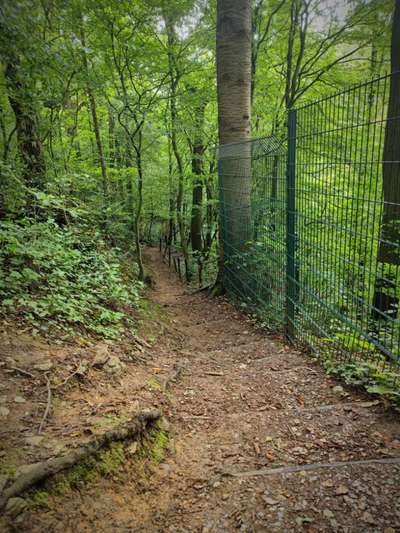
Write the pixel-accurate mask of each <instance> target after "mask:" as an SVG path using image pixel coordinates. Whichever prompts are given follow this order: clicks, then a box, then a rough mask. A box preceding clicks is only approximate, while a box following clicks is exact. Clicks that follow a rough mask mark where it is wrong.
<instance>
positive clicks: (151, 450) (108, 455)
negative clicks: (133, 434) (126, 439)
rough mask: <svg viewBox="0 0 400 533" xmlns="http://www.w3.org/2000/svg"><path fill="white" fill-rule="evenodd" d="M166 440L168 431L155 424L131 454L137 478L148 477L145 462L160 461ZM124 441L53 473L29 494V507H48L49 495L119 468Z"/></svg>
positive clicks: (125, 455) (125, 454)
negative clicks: (64, 469) (66, 469)
mask: <svg viewBox="0 0 400 533" xmlns="http://www.w3.org/2000/svg"><path fill="white" fill-rule="evenodd" d="M169 443H170V434H169V431H167V430H166V429H164V428H163V427H162V423H157V424H156V425H155V427H154V428H153V429H152V430H151V431H150V432H149V434H148V436H146V437H145V438H144V439H143V440H142V442H141V443H140V446H139V447H138V451H137V452H136V453H135V457H136V460H135V465H134V467H135V470H136V472H137V479H138V481H141V482H145V481H146V480H147V478H148V473H147V466H146V462H147V461H150V462H151V463H152V464H155V465H157V464H159V463H161V462H162V461H163V460H164V458H165V454H166V450H167V449H168V446H169ZM128 445H129V444H128V443H123V442H116V443H113V444H112V445H111V446H110V447H108V448H106V449H103V450H101V451H99V452H98V454H96V455H95V456H93V457H90V458H88V459H86V460H84V461H81V462H80V463H78V464H76V465H75V466H73V467H72V468H71V469H69V470H68V471H66V472H64V473H60V474H57V475H56V476H55V477H54V478H52V479H51V480H49V481H47V482H45V483H44V484H43V486H41V487H39V488H38V489H36V490H34V491H32V492H31V493H30V502H31V506H32V507H33V508H37V507H48V505H49V498H50V497H51V496H62V495H64V494H66V493H68V492H69V491H70V490H73V489H75V488H77V487H79V486H81V485H82V484H85V483H90V482H93V481H95V480H96V479H98V478H99V477H104V476H109V475H111V474H113V473H115V472H117V471H118V470H119V468H120V467H121V465H122V464H124V463H125V462H126V461H128V455H129V452H127V446H128Z"/></svg>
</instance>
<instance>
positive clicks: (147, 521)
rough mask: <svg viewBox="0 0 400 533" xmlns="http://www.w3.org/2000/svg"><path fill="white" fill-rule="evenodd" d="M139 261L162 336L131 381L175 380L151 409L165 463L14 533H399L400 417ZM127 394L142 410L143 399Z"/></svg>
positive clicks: (37, 515) (154, 259) (92, 490)
mask: <svg viewBox="0 0 400 533" xmlns="http://www.w3.org/2000/svg"><path fill="white" fill-rule="evenodd" d="M146 260H147V263H148V265H149V267H150V269H151V270H152V271H153V274H154V277H155V289H154V290H153V291H152V295H151V298H152V299H153V300H154V301H155V302H157V303H158V304H160V305H161V306H162V308H163V309H164V311H165V313H166V314H167V315H168V320H169V325H170V327H169V333H168V334H166V335H165V336H164V337H162V338H160V339H159V341H158V342H157V344H156V345H155V346H153V348H152V350H151V352H152V353H151V358H149V359H147V360H145V361H143V362H142V363H140V364H137V366H136V367H135V366H134V365H132V364H131V365H128V366H129V369H128V371H129V372H131V373H133V374H134V373H135V372H137V374H138V375H142V374H143V375H145V374H146V375H154V380H155V381H158V383H162V382H163V379H164V383H165V379H168V376H170V377H171V376H172V377H171V381H170V382H169V386H168V387H166V388H165V389H166V390H165V391H164V390H163V388H162V387H161V388H159V387H154V390H153V392H152V396H146V402H147V406H157V407H160V408H161V409H162V410H163V412H164V414H165V415H166V417H167V419H168V421H169V422H170V425H171V428H170V429H171V434H172V440H171V442H170V445H169V450H168V451H167V453H166V455H165V457H164V459H163V460H162V462H161V463H160V464H158V465H153V466H152V467H151V472H150V474H151V475H147V476H145V477H143V476H141V475H140V472H139V471H138V467H139V463H138V460H137V459H136V458H135V457H133V459H132V460H129V461H128V462H126V463H125V464H124V465H123V466H122V467H121V468H120V469H119V471H118V472H117V473H116V474H115V475H113V476H111V477H109V478H101V479H97V480H96V481H94V482H92V483H87V484H85V485H84V486H82V487H81V488H80V490H72V491H69V492H68V493H66V494H65V495H64V496H51V497H50V499H49V503H48V508H47V509H41V510H37V511H34V512H32V513H31V514H30V516H29V517H28V518H27V520H26V521H25V522H24V524H21V525H20V526H19V527H20V528H21V529H20V530H22V531H35V532H39V531H40V532H42V531H46V532H47V531H65V532H69V531H74V532H86V531H87V532H91V531H93V532H94V531H96V532H102V531H104V532H109V531H110V532H112V531H116V532H142V531H143V532H157V531H160V532H187V531H195V532H197V531H199V532H227V531H245V532H258V531H267V532H270V531H277V532H286V531H315V532H316V531H349V532H359V531H363V532H368V531H371V532H372V531H374V532H375V531H379V532H385V533H391V532H394V531H400V528H399V524H400V424H399V420H398V418H397V415H396V414H394V413H391V412H387V411H385V410H384V409H383V407H382V406H381V405H379V404H378V402H374V401H373V398H371V397H368V396H365V395H362V394H358V393H355V392H354V391H352V390H346V389H345V388H344V387H342V386H340V384H339V383H338V382H337V381H335V380H334V379H333V378H330V377H328V376H327V375H325V374H324V372H323V371H322V370H321V369H320V368H319V367H318V366H317V365H315V364H314V363H313V362H312V361H311V360H310V358H308V357H307V356H306V355H303V354H301V353H299V352H297V351H295V350H294V349H292V348H289V347H287V346H285V345H284V344H282V343H281V342H280V341H279V339H273V338H271V337H268V336H266V335H265V333H263V332H260V331H257V330H256V329H255V328H254V327H253V326H252V324H251V322H250V321H249V320H248V319H246V317H244V316H242V315H241V314H240V313H239V312H238V311H237V310H235V309H234V308H233V307H232V306H231V305H230V304H229V303H228V302H226V301H225V300H224V299H210V298H208V297H207V295H206V294H204V293H197V294H190V293H189V292H188V291H187V288H186V287H185V286H184V285H182V284H181V283H180V282H179V281H178V280H177V279H176V277H175V275H173V274H172V273H171V272H170V271H169V269H168V267H167V266H166V265H164V264H163V263H161V261H160V256H159V253H158V251H157V250H154V249H149V250H147V252H146ZM159 389H160V390H159ZM108 394H113V390H112V389H109V390H108ZM116 394H121V393H120V392H118V391H116ZM125 395H126V397H125V402H126V403H128V404H129V403H130V402H132V403H133V402H140V403H141V405H142V403H143V395H142V392H141V389H140V388H139V389H136V390H132V391H131V392H130V391H129V390H126V389H125ZM391 459H392V460H391ZM397 459H398V462H396V460H397ZM370 460H373V461H375V460H376V461H377V462H373V461H370ZM321 463H323V464H324V465H325V464H332V463H337V464H336V465H335V466H332V465H331V466H332V468H328V467H324V466H323V465H322V466H321ZM342 463H349V464H342ZM302 465H313V466H311V467H304V466H302ZM297 466H299V468H293V469H292V470H293V471H291V468H290V467H297ZM282 467H283V468H282ZM286 467H288V468H286ZM275 469H276V470H275ZM139 478H140V482H139V481H138V480H139Z"/></svg>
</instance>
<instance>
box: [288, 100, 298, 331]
mask: <svg viewBox="0 0 400 533" xmlns="http://www.w3.org/2000/svg"><path fill="white" fill-rule="evenodd" d="M286 191H287V196H286V337H287V338H288V339H289V340H294V337H295V323H294V321H295V313H296V296H297V287H296V259H295V253H296V109H290V110H289V116H288V159H287V172H286Z"/></svg>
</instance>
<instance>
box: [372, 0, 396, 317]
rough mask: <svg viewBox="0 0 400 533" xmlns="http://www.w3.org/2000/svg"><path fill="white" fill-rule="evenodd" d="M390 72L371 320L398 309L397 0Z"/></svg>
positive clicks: (388, 314) (392, 313) (392, 314)
mask: <svg viewBox="0 0 400 533" xmlns="http://www.w3.org/2000/svg"><path fill="white" fill-rule="evenodd" d="M391 72H392V76H391V79H390V92H389V102H388V110H387V121H386V130H385V141H384V146H383V166H382V181H383V200H384V203H383V213H382V222H381V228H380V236H379V247H378V262H379V263H380V269H381V276H379V277H378V278H377V279H376V282H375V294H374V301H373V305H374V307H375V308H376V310H374V313H373V315H374V318H385V317H386V316H391V317H392V318H395V317H396V316H397V312H398V306H399V299H398V297H397V296H396V295H395V289H396V272H397V271H398V267H399V265H400V247H399V244H400V179H399V177H400V118H399V117H400V0H395V8H394V13H393V23H392V42H391ZM391 270H393V272H391Z"/></svg>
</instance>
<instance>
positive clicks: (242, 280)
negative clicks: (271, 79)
mask: <svg viewBox="0 0 400 533" xmlns="http://www.w3.org/2000/svg"><path fill="white" fill-rule="evenodd" d="M399 78H400V74H398V73H396V74H393V75H391V76H384V77H382V78H380V79H377V80H374V81H371V82H368V83H364V84H362V85H359V86H357V87H354V88H352V89H349V90H346V91H343V92H341V93H338V94H336V95H333V96H330V97H327V98H324V99H322V100H320V101H317V102H313V103H310V104H307V105H304V106H303V107H300V108H298V109H294V110H291V111H290V112H289V114H288V121H287V122H288V135H287V138H286V139H285V140H279V139H278V138H275V137H268V138H265V139H257V140H254V141H250V142H243V143H238V144H232V145H225V146H221V147H220V149H219V174H220V187H221V191H220V200H221V220H222V240H223V248H224V255H225V271H224V277H225V285H226V288H227V291H228V293H229V294H230V295H231V296H234V297H235V298H237V299H239V300H240V302H241V303H242V305H244V306H246V307H248V308H249V309H251V310H253V311H255V312H256V313H257V314H258V316H259V317H260V318H261V320H262V321H263V322H264V324H265V325H266V326H267V327H269V328H271V329H274V330H286V334H287V336H288V337H289V338H290V339H291V340H293V341H296V342H299V343H301V344H302V345H304V346H307V347H308V348H311V349H312V350H313V351H314V352H316V353H317V354H319V355H323V356H324V358H325V360H326V361H328V362H329V361H332V363H336V364H339V365H342V366H345V365H347V366H349V367H351V366H352V365H353V366H354V368H357V372H359V373H360V375H362V374H364V375H369V376H371V375H372V376H374V375H375V376H379V375H380V376H384V378H385V380H386V381H387V380H390V381H391V383H396V385H398V384H399V383H400V380H399V363H400V353H399V342H400V320H399V312H398V311H399V310H398V307H399V298H400V267H399V265H400V246H399V240H400V105H399V100H400V97H399V95H400V79H399Z"/></svg>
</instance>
